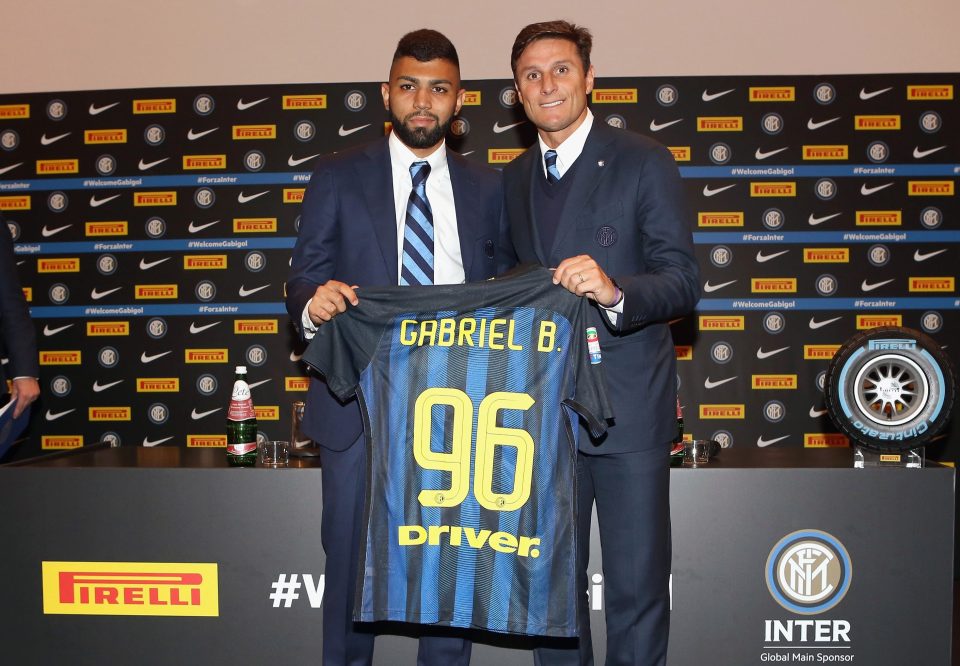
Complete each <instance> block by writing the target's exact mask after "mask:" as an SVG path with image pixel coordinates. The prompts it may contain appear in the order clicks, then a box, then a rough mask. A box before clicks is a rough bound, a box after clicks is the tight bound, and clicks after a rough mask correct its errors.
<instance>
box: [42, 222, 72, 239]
mask: <svg viewBox="0 0 960 666" xmlns="http://www.w3.org/2000/svg"><path fill="white" fill-rule="evenodd" d="M72 226H73V225H72V224H65V225H63V226H62V227H57V228H56V229H48V228H47V225H43V229H41V230H40V235H41V236H43V237H44V238H50V236H54V235H56V234H59V233H60V232H61V231H63V230H64V229H69V228H70V227H72Z"/></svg>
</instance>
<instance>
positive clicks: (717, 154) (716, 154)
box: [708, 143, 733, 164]
mask: <svg viewBox="0 0 960 666" xmlns="http://www.w3.org/2000/svg"><path fill="white" fill-rule="evenodd" d="M708 155H709V156H710V161H711V162H713V163H714V164H726V163H727V162H729V161H730V158H731V157H733V151H732V150H730V146H728V145H727V144H725V143H715V144H713V145H712V146H710V152H709V153H708Z"/></svg>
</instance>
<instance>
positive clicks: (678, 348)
mask: <svg viewBox="0 0 960 666" xmlns="http://www.w3.org/2000/svg"><path fill="white" fill-rule="evenodd" d="M673 350H674V352H675V354H676V357H677V360H678V361H692V360H693V345H674V346H673Z"/></svg>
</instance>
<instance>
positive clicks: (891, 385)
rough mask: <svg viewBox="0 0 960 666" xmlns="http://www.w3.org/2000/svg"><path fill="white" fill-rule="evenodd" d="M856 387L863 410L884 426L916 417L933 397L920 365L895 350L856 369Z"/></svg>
mask: <svg viewBox="0 0 960 666" xmlns="http://www.w3.org/2000/svg"><path fill="white" fill-rule="evenodd" d="M854 390H855V395H854V399H855V400H856V402H857V407H859V408H860V412H861V413H862V414H863V415H864V416H865V417H866V418H868V419H870V420H871V421H873V422H874V423H877V424H879V425H884V426H896V425H900V424H903V423H907V422H908V421H910V420H911V419H913V418H915V417H916V416H917V414H918V413H919V412H921V411H922V410H923V408H924V406H925V405H926V404H927V401H928V400H929V397H930V388H929V385H928V384H927V376H926V375H925V374H924V373H923V371H922V370H921V369H920V366H919V365H917V364H916V363H914V362H913V361H912V360H911V359H909V358H906V357H903V356H898V355H896V354H885V355H883V356H878V357H876V358H873V359H871V360H870V361H869V362H868V363H867V364H866V365H864V366H863V367H862V368H861V369H860V372H858V373H857V379H856V384H855V389H854Z"/></svg>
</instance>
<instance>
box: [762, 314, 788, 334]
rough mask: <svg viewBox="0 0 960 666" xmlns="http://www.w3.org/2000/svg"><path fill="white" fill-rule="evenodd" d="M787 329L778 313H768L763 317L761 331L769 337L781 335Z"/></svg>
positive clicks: (783, 318) (782, 317)
mask: <svg viewBox="0 0 960 666" xmlns="http://www.w3.org/2000/svg"><path fill="white" fill-rule="evenodd" d="M786 327H787V320H786V318H785V317H784V316H783V314H782V313H780V312H768V313H767V314H765V315H764V316H763V330H765V331H766V332H767V333H770V334H771V335H777V334H779V333H783V329H785V328H786Z"/></svg>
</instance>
